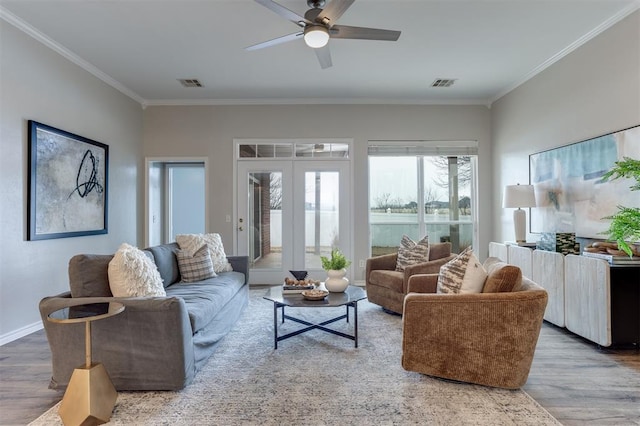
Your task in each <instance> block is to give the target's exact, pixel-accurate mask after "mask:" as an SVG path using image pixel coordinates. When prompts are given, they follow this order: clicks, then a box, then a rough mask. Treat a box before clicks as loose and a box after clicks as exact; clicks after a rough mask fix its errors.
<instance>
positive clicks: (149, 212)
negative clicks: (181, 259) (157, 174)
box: [144, 157, 210, 247]
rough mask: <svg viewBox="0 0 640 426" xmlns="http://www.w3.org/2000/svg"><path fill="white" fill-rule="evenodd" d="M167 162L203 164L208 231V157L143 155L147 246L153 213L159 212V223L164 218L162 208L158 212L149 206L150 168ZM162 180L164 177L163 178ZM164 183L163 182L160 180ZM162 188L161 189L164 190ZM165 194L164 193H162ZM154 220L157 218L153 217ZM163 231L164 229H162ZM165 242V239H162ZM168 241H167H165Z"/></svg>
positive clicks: (147, 244) (205, 222)
mask: <svg viewBox="0 0 640 426" xmlns="http://www.w3.org/2000/svg"><path fill="white" fill-rule="evenodd" d="M167 163H185V164H188V163H198V164H204V226H205V230H206V231H207V232H209V223H210V220H209V158H208V157H145V168H144V170H145V172H144V245H145V247H148V246H150V245H151V242H150V239H151V234H152V232H153V230H152V226H153V225H154V218H153V217H152V216H153V215H154V214H160V219H159V220H160V223H162V221H164V220H165V215H166V212H165V211H164V208H163V209H161V211H160V212H156V211H155V209H154V208H152V206H151V191H150V187H149V185H150V184H151V180H152V178H151V173H152V168H153V167H155V166H156V165H158V164H167ZM163 180H164V179H163ZM162 184H163V185H164V182H162ZM165 190H166V188H163V189H162V191H165ZM164 195H166V194H164ZM155 219H156V221H157V220H158V218H157V217H156V218H155ZM163 232H164V230H163ZM163 242H165V241H163ZM166 242H169V241H166Z"/></svg>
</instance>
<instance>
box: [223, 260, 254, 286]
mask: <svg viewBox="0 0 640 426" xmlns="http://www.w3.org/2000/svg"><path fill="white" fill-rule="evenodd" d="M227 260H228V261H229V263H230V264H231V267H232V268H233V270H234V271H236V272H242V273H243V274H244V283H245V284H247V283H248V282H249V256H227Z"/></svg>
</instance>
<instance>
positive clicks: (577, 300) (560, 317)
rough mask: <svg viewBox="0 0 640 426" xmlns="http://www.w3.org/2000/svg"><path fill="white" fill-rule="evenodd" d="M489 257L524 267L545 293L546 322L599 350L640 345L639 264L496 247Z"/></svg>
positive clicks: (494, 246)
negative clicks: (618, 263)
mask: <svg viewBox="0 0 640 426" xmlns="http://www.w3.org/2000/svg"><path fill="white" fill-rule="evenodd" d="M489 256H495V257H498V258H500V259H502V260H503V261H505V262H509V263H511V264H513V265H516V266H518V267H520V269H522V273H523V275H525V276H528V277H529V278H531V279H532V280H533V281H535V282H536V283H538V284H539V285H540V286H542V287H543V288H544V289H545V290H547V293H548V294H549V302H548V304H547V309H546V311H545V315H544V319H545V321H548V322H550V323H552V324H555V325H557V326H559V327H565V328H567V329H568V330H569V331H571V332H573V333H575V334H577V335H579V336H582V337H584V338H585V339H588V340H591V341H592V342H595V343H597V344H598V345H600V346H611V345H618V346H627V345H635V346H636V347H638V346H640V265H638V266H636V265H609V264H608V263H607V262H606V261H604V260H602V259H596V258H592V257H586V256H578V255H573V254H570V255H566V256H565V255H562V254H560V253H554V252H549V251H542V250H531V249H529V248H524V247H518V246H514V245H506V244H502V243H495V242H492V243H490V244H489Z"/></svg>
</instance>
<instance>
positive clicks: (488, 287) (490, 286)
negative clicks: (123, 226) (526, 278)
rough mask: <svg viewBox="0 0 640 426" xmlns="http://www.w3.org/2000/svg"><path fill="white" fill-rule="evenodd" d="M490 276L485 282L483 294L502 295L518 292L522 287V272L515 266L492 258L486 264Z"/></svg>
mask: <svg viewBox="0 0 640 426" xmlns="http://www.w3.org/2000/svg"><path fill="white" fill-rule="evenodd" d="M484 266H485V269H486V270H487V272H488V274H489V276H488V277H487V280H486V281H485V284H484V288H483V289H482V292H483V293H501V292H510V291H518V290H519V289H520V287H521V286H522V271H521V270H520V268H518V267H517V266H515V265H509V264H508V263H505V262H502V261H500V259H498V258H496V257H490V258H488V259H487V260H485V262H484Z"/></svg>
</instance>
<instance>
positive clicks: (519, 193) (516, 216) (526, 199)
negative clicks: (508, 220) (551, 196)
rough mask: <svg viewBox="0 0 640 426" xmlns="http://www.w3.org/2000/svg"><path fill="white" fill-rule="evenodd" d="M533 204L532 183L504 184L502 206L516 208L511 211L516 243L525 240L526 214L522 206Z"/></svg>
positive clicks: (534, 199)
mask: <svg viewBox="0 0 640 426" xmlns="http://www.w3.org/2000/svg"><path fill="white" fill-rule="evenodd" d="M535 206H536V196H535V192H534V191H533V185H520V184H517V185H507V186H505V188H504V198H503V201H502V207H505V208H515V209H516V210H514V211H513V226H514V230H515V233H516V242H517V243H524V242H526V241H527V239H526V234H527V228H526V222H527V214H526V213H525V211H524V210H522V208H523V207H524V208H527V207H535Z"/></svg>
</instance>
